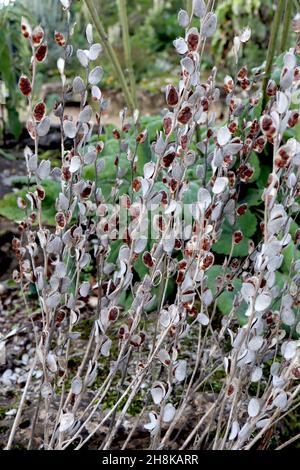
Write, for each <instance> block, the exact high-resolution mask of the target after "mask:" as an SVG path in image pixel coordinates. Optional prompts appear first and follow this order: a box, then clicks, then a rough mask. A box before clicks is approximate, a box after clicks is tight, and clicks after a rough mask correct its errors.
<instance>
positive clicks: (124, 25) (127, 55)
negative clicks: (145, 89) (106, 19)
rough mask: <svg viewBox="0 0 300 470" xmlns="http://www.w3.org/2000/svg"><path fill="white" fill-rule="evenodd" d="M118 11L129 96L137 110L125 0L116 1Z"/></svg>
mask: <svg viewBox="0 0 300 470" xmlns="http://www.w3.org/2000/svg"><path fill="white" fill-rule="evenodd" d="M118 10H119V19H120V23H121V28H122V38H123V48H124V56H125V64H126V69H127V71H128V77H129V84H130V90H131V96H132V99H133V102H134V106H135V108H137V96H136V83H135V75H134V70H133V63H132V54H131V46H130V38H129V26H128V15H127V6H126V0H118Z"/></svg>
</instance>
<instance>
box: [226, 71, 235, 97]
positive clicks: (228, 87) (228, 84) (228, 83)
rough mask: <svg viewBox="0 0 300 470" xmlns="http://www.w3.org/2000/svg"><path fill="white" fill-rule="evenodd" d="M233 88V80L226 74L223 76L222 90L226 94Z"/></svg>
mask: <svg viewBox="0 0 300 470" xmlns="http://www.w3.org/2000/svg"><path fill="white" fill-rule="evenodd" d="M233 89H234V82H233V79H232V78H231V77H230V76H229V75H226V77H225V78H224V91H225V93H226V94H227V95H228V94H229V93H232V92H233Z"/></svg>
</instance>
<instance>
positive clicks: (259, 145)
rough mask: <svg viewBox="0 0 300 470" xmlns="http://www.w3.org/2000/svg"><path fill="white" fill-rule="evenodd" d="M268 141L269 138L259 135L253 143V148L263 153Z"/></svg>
mask: <svg viewBox="0 0 300 470" xmlns="http://www.w3.org/2000/svg"><path fill="white" fill-rule="evenodd" d="M266 143H267V139H266V137H264V136H262V135H261V136H260V137H258V138H257V139H256V140H255V141H254V144H253V150H254V151H255V152H257V153H262V151H263V150H264V148H265V145H266Z"/></svg>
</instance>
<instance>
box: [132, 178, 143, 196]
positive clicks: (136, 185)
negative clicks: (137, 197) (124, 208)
mask: <svg viewBox="0 0 300 470" xmlns="http://www.w3.org/2000/svg"><path fill="white" fill-rule="evenodd" d="M141 187H142V183H141V181H140V179H139V178H135V179H134V180H133V182H132V189H133V191H134V192H136V193H137V192H138V191H140V189H141Z"/></svg>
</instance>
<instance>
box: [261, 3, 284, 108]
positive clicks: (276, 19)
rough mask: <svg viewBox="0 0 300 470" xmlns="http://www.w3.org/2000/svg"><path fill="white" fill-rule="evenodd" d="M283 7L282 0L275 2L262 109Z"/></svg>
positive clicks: (263, 85)
mask: <svg viewBox="0 0 300 470" xmlns="http://www.w3.org/2000/svg"><path fill="white" fill-rule="evenodd" d="M283 7H284V0H278V4H277V8H276V11H275V15H274V20H273V23H272V28H271V36H270V40H269V46H268V52H267V59H266V68H265V75H264V79H263V84H262V92H263V101H262V108H263V109H264V107H265V105H266V102H267V85H268V82H269V79H270V77H271V72H272V66H273V61H274V56H275V50H276V42H277V37H278V32H279V28H280V22H281V18H282V13H283Z"/></svg>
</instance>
